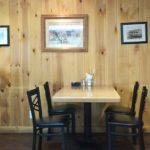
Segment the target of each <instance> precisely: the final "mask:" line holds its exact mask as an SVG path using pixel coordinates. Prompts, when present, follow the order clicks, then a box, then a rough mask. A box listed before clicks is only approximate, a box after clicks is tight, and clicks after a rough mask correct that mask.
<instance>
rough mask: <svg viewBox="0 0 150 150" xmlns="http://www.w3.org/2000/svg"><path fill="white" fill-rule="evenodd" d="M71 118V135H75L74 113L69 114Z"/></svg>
mask: <svg viewBox="0 0 150 150" xmlns="http://www.w3.org/2000/svg"><path fill="white" fill-rule="evenodd" d="M71 117H72V134H73V135H74V134H75V132H76V131H75V130H76V125H75V113H74V112H73V113H72V114H71Z"/></svg>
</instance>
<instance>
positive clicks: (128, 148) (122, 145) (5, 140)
mask: <svg viewBox="0 0 150 150" xmlns="http://www.w3.org/2000/svg"><path fill="white" fill-rule="evenodd" d="M78 137H80V135H78ZM77 139H79V138H77V137H76V138H72V137H71V136H67V137H66V141H65V148H66V150H107V144H106V138H105V135H104V134H101V135H94V137H93V139H94V141H95V143H94V145H93V146H92V147H89V146H88V145H87V146H83V145H82V144H81V143H79V142H78V140H77ZM31 146H32V134H0V150H31ZM145 146H146V150H150V134H145ZM113 147H114V150H139V149H138V145H137V146H136V147H135V146H134V147H133V145H132V142H131V140H130V139H127V138H116V140H115V141H114V146H113ZM42 150H60V139H59V138H54V139H52V140H51V141H47V139H46V138H44V139H43V145H42Z"/></svg>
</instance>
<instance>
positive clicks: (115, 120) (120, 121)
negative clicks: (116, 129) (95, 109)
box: [108, 114, 138, 127]
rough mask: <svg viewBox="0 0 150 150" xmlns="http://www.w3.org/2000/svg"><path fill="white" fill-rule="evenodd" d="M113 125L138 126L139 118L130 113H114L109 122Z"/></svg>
mask: <svg viewBox="0 0 150 150" xmlns="http://www.w3.org/2000/svg"><path fill="white" fill-rule="evenodd" d="M108 123H109V124H111V125H118V126H131V127H132V126H137V125H138V119H137V118H136V117H134V116H129V115H122V114H114V115H113V116H112V117H111V118H110V120H109V122H108Z"/></svg>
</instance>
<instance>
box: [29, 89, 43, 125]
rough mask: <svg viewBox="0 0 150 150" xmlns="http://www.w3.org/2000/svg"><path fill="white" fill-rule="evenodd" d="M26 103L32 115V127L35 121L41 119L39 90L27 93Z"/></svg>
mask: <svg viewBox="0 0 150 150" xmlns="http://www.w3.org/2000/svg"><path fill="white" fill-rule="evenodd" d="M27 96H28V101H29V105H30V110H31V114H32V121H33V125H36V121H37V119H39V118H40V119H42V106H41V98H40V91H39V88H38V87H36V88H35V89H32V90H29V91H27Z"/></svg>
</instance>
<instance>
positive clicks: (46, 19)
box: [41, 14, 88, 52]
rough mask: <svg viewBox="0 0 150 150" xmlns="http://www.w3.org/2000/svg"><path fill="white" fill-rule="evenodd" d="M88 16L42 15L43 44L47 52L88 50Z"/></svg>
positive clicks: (43, 49) (43, 48)
mask: <svg viewBox="0 0 150 150" xmlns="http://www.w3.org/2000/svg"><path fill="white" fill-rule="evenodd" d="M87 28H88V16H87V15H86V14H85V15H67V16H58V15H53V16H51V15H42V16H41V36H42V37H41V38H42V39H41V42H42V43H41V46H42V51H46V52H64V51H67V52H74V51H77V52H81V51H83V52H86V51H87V45H88V44H87V40H88V33H87Z"/></svg>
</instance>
